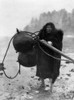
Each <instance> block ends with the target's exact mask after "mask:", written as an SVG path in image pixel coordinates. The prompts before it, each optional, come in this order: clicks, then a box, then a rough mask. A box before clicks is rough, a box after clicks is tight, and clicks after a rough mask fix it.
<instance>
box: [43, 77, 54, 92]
mask: <svg viewBox="0 0 74 100" xmlns="http://www.w3.org/2000/svg"><path fill="white" fill-rule="evenodd" d="M45 81H47V82H45V85H46V86H45V91H49V92H51V93H52V87H53V84H52V79H51V78H49V79H48V80H45Z"/></svg>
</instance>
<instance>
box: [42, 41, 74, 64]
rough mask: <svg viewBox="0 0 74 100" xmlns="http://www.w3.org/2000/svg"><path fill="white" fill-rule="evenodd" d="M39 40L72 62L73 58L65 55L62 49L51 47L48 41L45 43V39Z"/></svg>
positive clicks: (73, 61)
mask: <svg viewBox="0 0 74 100" xmlns="http://www.w3.org/2000/svg"><path fill="white" fill-rule="evenodd" d="M40 42H41V43H43V44H44V45H46V46H47V47H49V48H51V49H52V50H53V51H55V52H57V53H59V54H61V55H62V56H63V57H65V58H67V59H69V60H70V61H71V62H72V63H74V59H72V58H70V57H69V56H67V55H65V54H64V53H63V52H62V51H60V50H58V49H56V48H55V47H53V46H52V45H50V44H49V43H47V42H46V41H45V40H40Z"/></svg>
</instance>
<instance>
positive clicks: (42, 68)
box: [36, 22, 63, 91]
mask: <svg viewBox="0 0 74 100" xmlns="http://www.w3.org/2000/svg"><path fill="white" fill-rule="evenodd" d="M38 37H39V39H40V40H46V41H47V42H48V43H50V44H51V45H52V46H54V47H55V48H57V49H59V50H61V51H62V40H63V31H62V30H57V29H56V28H55V26H54V24H53V23H51V22H50V23H47V24H46V25H44V26H43V28H42V29H41V30H40V32H39V35H38ZM40 47H41V48H42V49H43V51H45V52H46V53H45V52H43V51H42V50H41V49H40V48H39V49H38V52H37V53H38V57H37V72H36V76H38V77H40V79H41V81H42V85H41V87H42V88H43V89H44V90H48V89H47V88H48V85H47V86H46V87H45V82H44V80H45V79H46V78H49V80H50V88H49V90H50V91H52V84H53V83H54V82H55V80H56V79H57V77H58V76H59V68H60V60H56V59H54V58H53V57H55V58H59V59H60V58H61V55H60V54H59V53H56V52H54V51H53V50H51V49H49V48H48V47H47V46H45V45H43V44H40ZM47 54H48V55H47ZM50 55H51V56H53V57H51V56H50Z"/></svg>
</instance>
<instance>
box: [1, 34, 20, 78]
mask: <svg viewBox="0 0 74 100" xmlns="http://www.w3.org/2000/svg"><path fill="white" fill-rule="evenodd" d="M14 36H15V35H14ZM14 36H12V38H11V39H10V41H9V43H8V47H7V49H6V52H5V55H4V58H3V60H2V63H1V64H2V70H3V72H4V75H5V76H6V77H7V78H9V79H14V78H15V77H16V76H17V75H18V74H20V64H19V70H18V72H17V74H16V75H15V76H14V77H11V76H10V77H9V76H8V75H7V74H6V72H5V68H4V61H5V58H6V55H7V53H8V50H9V47H10V44H11V41H12V39H13V38H14Z"/></svg>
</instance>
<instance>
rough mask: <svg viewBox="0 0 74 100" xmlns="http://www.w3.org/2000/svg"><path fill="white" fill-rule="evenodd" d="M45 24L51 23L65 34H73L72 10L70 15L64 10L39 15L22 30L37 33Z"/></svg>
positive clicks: (73, 15) (73, 13) (73, 17)
mask: <svg viewBox="0 0 74 100" xmlns="http://www.w3.org/2000/svg"><path fill="white" fill-rule="evenodd" d="M47 22H53V23H54V24H55V26H56V28H61V29H62V30H63V31H64V32H65V33H67V34H69V32H70V33H73V32H74V9H73V10H72V12H71V13H69V12H67V11H66V10H65V9H62V10H59V11H55V10H54V11H52V12H50V11H49V12H47V13H45V12H44V13H42V14H40V16H39V18H32V20H31V22H30V24H29V25H27V26H26V27H25V28H24V30H27V31H32V32H34V31H38V30H40V29H41V28H42V26H43V25H44V24H46V23H47Z"/></svg>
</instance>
